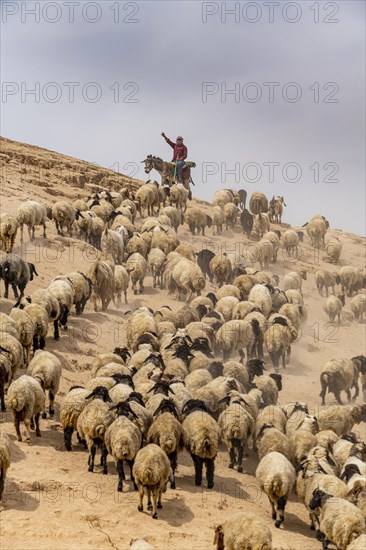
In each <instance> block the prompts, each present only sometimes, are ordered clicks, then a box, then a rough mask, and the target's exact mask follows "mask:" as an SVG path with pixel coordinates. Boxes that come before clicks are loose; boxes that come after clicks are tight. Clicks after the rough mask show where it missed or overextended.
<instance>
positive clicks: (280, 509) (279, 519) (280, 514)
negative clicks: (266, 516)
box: [275, 497, 287, 529]
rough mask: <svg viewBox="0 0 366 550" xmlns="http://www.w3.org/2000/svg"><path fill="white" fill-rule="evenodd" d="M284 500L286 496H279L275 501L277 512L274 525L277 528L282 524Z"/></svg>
mask: <svg viewBox="0 0 366 550" xmlns="http://www.w3.org/2000/svg"><path fill="white" fill-rule="evenodd" d="M286 502H287V501H286V497H281V498H279V499H278V501H277V514H276V522H275V527H277V529H278V528H279V527H280V526H281V525H282V523H283V521H284V515H285V506H286Z"/></svg>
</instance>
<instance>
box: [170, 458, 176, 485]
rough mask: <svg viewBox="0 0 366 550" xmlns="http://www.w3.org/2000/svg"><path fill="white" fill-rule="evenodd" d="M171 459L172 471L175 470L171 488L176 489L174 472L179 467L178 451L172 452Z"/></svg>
mask: <svg viewBox="0 0 366 550" xmlns="http://www.w3.org/2000/svg"><path fill="white" fill-rule="evenodd" d="M169 460H170V466H171V468H172V472H173V477H172V481H171V482H170V488H171V489H175V477H174V474H175V470H176V469H177V453H176V452H174V453H172V454H171V455H170V456H169Z"/></svg>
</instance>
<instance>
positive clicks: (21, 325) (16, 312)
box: [10, 307, 35, 365]
mask: <svg viewBox="0 0 366 550" xmlns="http://www.w3.org/2000/svg"><path fill="white" fill-rule="evenodd" d="M10 317H11V318H12V319H13V320H14V321H15V322H16V324H17V327H18V332H19V342H20V343H21V344H22V346H23V352H24V364H25V365H28V363H29V360H30V352H31V347H32V344H33V336H34V332H35V325H34V321H33V319H32V317H31V316H30V315H29V314H28V313H27V312H26V311H25V310H24V309H19V308H17V307H13V308H12V310H11V312H10Z"/></svg>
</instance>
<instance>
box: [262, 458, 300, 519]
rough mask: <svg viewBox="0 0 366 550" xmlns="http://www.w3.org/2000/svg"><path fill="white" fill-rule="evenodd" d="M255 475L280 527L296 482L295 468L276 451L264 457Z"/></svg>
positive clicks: (273, 517)
mask: <svg viewBox="0 0 366 550" xmlns="http://www.w3.org/2000/svg"><path fill="white" fill-rule="evenodd" d="M255 477H256V479H257V481H258V483H259V485H260V487H261V489H262V491H264V492H265V493H266V495H267V496H268V499H269V502H270V504H271V508H272V519H274V520H275V527H277V528H279V527H280V526H281V525H282V523H283V521H284V513H285V506H286V503H287V500H288V498H289V496H290V494H291V492H292V489H293V486H294V484H295V470H294V467H293V466H292V464H291V463H290V462H289V460H288V459H287V458H286V457H285V456H283V455H282V454H280V453H277V452H275V451H273V452H271V453H269V454H267V455H266V456H264V457H263V458H262V460H261V461H260V463H259V464H258V467H257V469H256V472H255Z"/></svg>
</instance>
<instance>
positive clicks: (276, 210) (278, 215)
mask: <svg viewBox="0 0 366 550" xmlns="http://www.w3.org/2000/svg"><path fill="white" fill-rule="evenodd" d="M284 206H287V205H286V204H285V201H284V198H283V197H280V196H278V197H277V198H274V196H273V198H272V199H271V202H270V216H271V217H272V218H273V219H274V222H275V223H281V222H282V212H283V207H284Z"/></svg>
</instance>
